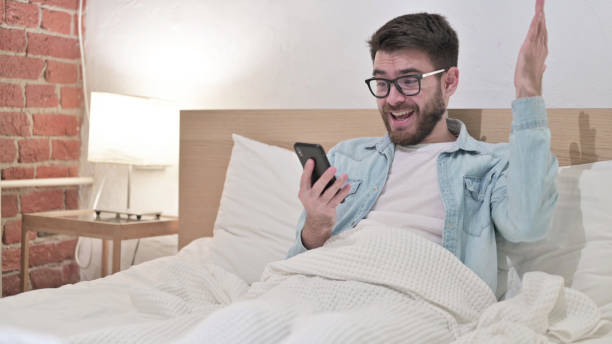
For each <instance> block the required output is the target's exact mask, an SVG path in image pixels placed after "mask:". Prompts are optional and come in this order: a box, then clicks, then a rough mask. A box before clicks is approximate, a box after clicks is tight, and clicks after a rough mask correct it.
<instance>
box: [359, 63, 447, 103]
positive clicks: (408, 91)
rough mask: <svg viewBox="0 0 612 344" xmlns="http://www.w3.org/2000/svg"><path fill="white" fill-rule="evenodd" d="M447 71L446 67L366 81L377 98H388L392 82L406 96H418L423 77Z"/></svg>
mask: <svg viewBox="0 0 612 344" xmlns="http://www.w3.org/2000/svg"><path fill="white" fill-rule="evenodd" d="M445 71H446V68H444V69H438V70H436V71H433V72H429V73H425V74H416V75H404V76H400V77H399V78H396V79H393V80H389V79H383V78H369V79H367V80H366V81H365V83H366V85H368V88H369V89H370V92H372V95H373V96H374V97H376V98H386V97H387V96H388V95H389V93H390V92H391V84H394V85H395V88H397V90H398V91H399V92H400V93H401V94H403V95H405V96H416V95H417V94H419V92H421V79H423V78H426V77H428V76H432V75H436V74H440V73H443V72H445Z"/></svg>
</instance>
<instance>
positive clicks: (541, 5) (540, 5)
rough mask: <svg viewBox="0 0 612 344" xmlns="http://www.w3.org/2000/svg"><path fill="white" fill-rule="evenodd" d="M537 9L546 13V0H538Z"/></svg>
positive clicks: (538, 11)
mask: <svg viewBox="0 0 612 344" xmlns="http://www.w3.org/2000/svg"><path fill="white" fill-rule="evenodd" d="M535 11H536V13H540V12H542V13H544V0H536V4H535Z"/></svg>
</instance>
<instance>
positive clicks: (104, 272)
mask: <svg viewBox="0 0 612 344" xmlns="http://www.w3.org/2000/svg"><path fill="white" fill-rule="evenodd" d="M109 248H110V246H109V245H108V240H106V239H102V277H106V276H108V250H109Z"/></svg>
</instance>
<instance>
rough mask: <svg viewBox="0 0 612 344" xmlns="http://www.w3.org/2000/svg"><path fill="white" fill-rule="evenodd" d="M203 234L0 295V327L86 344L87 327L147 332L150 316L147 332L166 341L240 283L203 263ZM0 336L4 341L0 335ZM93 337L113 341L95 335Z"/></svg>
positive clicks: (227, 299)
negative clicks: (177, 246) (57, 283)
mask: <svg viewBox="0 0 612 344" xmlns="http://www.w3.org/2000/svg"><path fill="white" fill-rule="evenodd" d="M210 241H211V240H210V239H207V238H203V239H199V240H196V241H194V242H193V243H191V244H190V245H188V246H187V247H185V248H184V249H183V250H181V251H180V252H179V253H178V254H177V255H174V256H169V257H163V258H159V259H156V260H152V261H149V262H145V263H142V264H140V265H136V266H134V267H132V268H130V269H128V270H125V271H122V272H120V273H117V274H114V275H111V276H108V277H105V278H102V279H97V280H93V281H85V282H81V283H77V284H74V285H67V286H63V287H60V288H58V289H40V290H33V291H30V292H26V293H22V294H19V295H15V296H12V297H8V298H4V299H0V327H4V328H5V329H13V330H15V331H19V330H25V332H24V333H26V334H27V336H29V335H34V334H35V333H38V334H44V335H50V336H55V337H57V338H61V339H63V340H68V341H69V342H84V343H86V342H91V340H90V339H92V338H96V334H95V333H92V331H93V329H97V330H98V331H97V332H101V331H102V332H103V331H105V330H108V329H116V330H117V332H118V333H117V335H120V332H121V331H123V330H122V328H125V331H129V332H131V333H137V332H138V331H139V329H138V328H139V324H140V325H142V328H143V329H144V328H147V329H148V330H147V331H149V332H150V329H151V324H155V323H158V324H160V326H158V328H159V331H158V333H156V334H153V333H152V334H151V336H150V337H155V336H157V339H156V340H157V342H160V343H163V342H169V341H171V340H172V339H175V338H176V336H177V334H180V333H182V332H185V331H187V330H188V328H189V327H190V326H192V325H193V324H195V323H197V322H198V321H200V320H201V319H202V318H205V317H206V316H207V315H208V314H209V313H211V312H213V311H215V310H217V309H219V308H221V307H223V306H225V305H227V304H229V303H231V302H233V301H234V300H235V298H237V297H238V296H239V295H241V294H243V293H244V292H245V291H246V289H247V288H248V284H247V283H246V282H245V281H243V280H242V279H240V278H239V277H237V276H236V275H234V274H231V273H229V272H227V271H225V270H223V269H221V268H219V267H218V266H216V265H214V264H211V263H210V260H209V259H208V258H209V255H210V247H209V246H210ZM33 331H34V332H33ZM93 332H96V331H93ZM111 332H112V331H111ZM27 336H26V337H27ZM126 338H129V337H126ZM5 340H7V339H6V338H5ZM97 340H99V338H97ZM0 342H11V341H10V340H9V341H3V340H2V336H0ZM34 342H36V341H34ZM101 342H116V341H114V340H113V339H112V338H104V337H102V340H101Z"/></svg>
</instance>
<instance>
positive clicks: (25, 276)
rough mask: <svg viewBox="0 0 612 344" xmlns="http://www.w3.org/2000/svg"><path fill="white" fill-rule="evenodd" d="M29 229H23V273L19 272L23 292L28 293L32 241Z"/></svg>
mask: <svg viewBox="0 0 612 344" xmlns="http://www.w3.org/2000/svg"><path fill="white" fill-rule="evenodd" d="M28 232H29V231H28V229H27V227H25V226H23V228H22V229H21V271H20V272H19V277H20V283H21V291H22V292H24V291H26V288H27V286H28V280H29V279H30V274H29V269H30V240H28Z"/></svg>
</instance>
